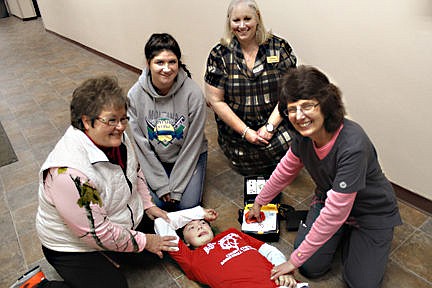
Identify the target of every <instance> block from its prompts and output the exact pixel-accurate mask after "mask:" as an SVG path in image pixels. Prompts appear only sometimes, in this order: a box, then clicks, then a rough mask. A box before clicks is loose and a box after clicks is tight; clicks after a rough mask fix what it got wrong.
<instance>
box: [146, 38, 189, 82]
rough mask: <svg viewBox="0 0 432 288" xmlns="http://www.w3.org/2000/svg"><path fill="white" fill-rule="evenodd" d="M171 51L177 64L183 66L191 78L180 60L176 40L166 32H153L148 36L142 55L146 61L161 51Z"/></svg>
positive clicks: (179, 51)
mask: <svg viewBox="0 0 432 288" xmlns="http://www.w3.org/2000/svg"><path fill="white" fill-rule="evenodd" d="M165 50H167V51H171V52H172V53H174V55H176V57H177V60H178V63H179V66H180V67H182V68H183V70H184V71H185V72H186V74H187V75H188V77H189V78H191V73H190V71H189V70H188V69H187V67H186V65H185V64H183V62H182V61H181V56H182V53H181V50H180V46H179V44H178V43H177V41H176V40H175V39H174V37H173V36H171V35H170V34H168V33H154V34H152V35H151V36H150V38H149V39H148V41H147V43H146V44H145V46H144V55H145V57H146V59H147V63H150V61H151V60H152V59H153V58H154V57H155V56H157V55H159V53H160V52H162V51H165Z"/></svg>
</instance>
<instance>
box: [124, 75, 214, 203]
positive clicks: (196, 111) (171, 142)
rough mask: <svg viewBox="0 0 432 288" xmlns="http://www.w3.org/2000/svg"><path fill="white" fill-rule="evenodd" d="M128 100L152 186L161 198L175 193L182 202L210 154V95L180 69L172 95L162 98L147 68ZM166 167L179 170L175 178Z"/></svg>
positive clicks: (174, 171) (174, 172)
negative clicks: (207, 126) (200, 163)
mask: <svg viewBox="0 0 432 288" xmlns="http://www.w3.org/2000/svg"><path fill="white" fill-rule="evenodd" d="M128 98H129V100H130V107H129V109H128V116H129V117H130V122H129V123H130V128H131V131H132V133H133V137H134V140H135V144H136V145H135V147H136V152H137V155H138V160H139V163H140V165H141V169H142V171H143V172H144V175H145V178H146V181H147V183H148V185H149V186H150V187H151V189H152V190H153V191H154V192H155V193H156V194H157V195H158V197H162V196H163V195H165V194H167V193H170V196H171V198H172V199H175V200H180V199H181V196H182V194H183V191H184V190H185V188H186V186H187V184H188V183H189V180H190V178H191V176H192V174H193V172H194V170H195V167H196V164H197V162H198V158H199V156H200V154H201V153H203V152H205V151H207V139H206V137H205V134H204V127H205V122H206V104H205V99H204V94H203V93H202V91H201V89H200V87H199V86H198V85H197V84H196V83H195V82H194V81H193V80H192V79H191V78H189V77H188V76H187V74H186V72H185V71H184V70H183V69H182V68H179V73H178V76H177V78H176V80H175V81H174V84H173V86H172V87H171V90H170V91H169V92H168V94H167V95H163V96H162V95H159V94H158V93H157V92H156V90H155V88H154V87H153V85H152V84H151V77H150V73H149V71H148V69H147V68H146V69H144V70H143V72H142V74H141V76H140V77H139V79H138V81H137V82H136V83H135V84H134V85H133V86H132V88H131V89H130V90H129V92H128ZM162 162H163V163H173V164H174V167H173V169H172V172H171V175H170V177H168V176H167V175H166V172H165V170H164V168H163V166H162Z"/></svg>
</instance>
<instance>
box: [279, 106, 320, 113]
mask: <svg viewBox="0 0 432 288" xmlns="http://www.w3.org/2000/svg"><path fill="white" fill-rule="evenodd" d="M319 104H320V103H316V104H314V103H303V104H300V105H296V106H290V107H288V108H287V109H285V110H284V111H283V114H284V115H285V116H294V115H296V114H297V111H300V112H302V113H303V114H307V113H311V112H313V111H314V110H315V107H317V106H318V105H319Z"/></svg>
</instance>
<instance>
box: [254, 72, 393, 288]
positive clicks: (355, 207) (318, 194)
mask: <svg viewBox="0 0 432 288" xmlns="http://www.w3.org/2000/svg"><path fill="white" fill-rule="evenodd" d="M280 87H281V90H280V94H279V110H280V113H281V115H285V121H286V120H288V123H289V126H290V127H291V128H293V129H295V131H296V135H295V136H294V137H293V140H292V144H291V146H290V149H289V150H288V152H287V154H286V155H285V156H284V157H283V158H282V159H281V161H280V162H279V164H278V166H277V167H276V169H275V171H274V172H273V174H272V176H271V177H270V179H269V181H268V182H267V183H266V185H265V187H264V188H263V190H262V191H261V192H260V194H259V195H258V196H257V197H256V199H255V202H254V205H253V207H252V209H251V212H250V214H249V215H250V216H249V217H250V218H253V217H255V218H258V220H259V221H260V219H259V212H260V208H261V206H262V205H265V204H267V203H269V202H270V201H271V200H272V199H273V198H274V197H275V196H276V195H277V194H279V193H280V191H282V190H283V189H284V188H285V187H286V186H287V185H289V184H290V183H291V182H292V181H293V180H294V179H295V177H296V176H297V174H298V172H299V171H300V170H301V169H302V168H303V167H305V169H306V170H307V171H308V172H309V174H310V176H311V178H312V179H313V181H314V182H315V184H316V189H315V196H314V198H313V199H312V203H311V205H310V209H309V212H308V215H307V219H306V221H305V222H304V223H301V224H300V226H299V230H298V234H297V237H296V240H295V243H294V249H295V250H294V252H293V253H292V254H291V256H290V259H289V260H288V261H287V262H285V263H283V264H281V265H279V266H277V267H275V268H274V269H273V272H272V277H278V276H279V275H281V274H285V273H288V272H291V271H293V270H295V269H297V268H299V271H300V273H302V274H303V275H304V276H305V277H308V278H316V277H319V276H321V275H323V274H325V273H326V272H327V271H328V270H330V267H331V262H332V260H333V256H334V254H335V252H336V249H337V248H338V246H342V247H341V248H342V249H343V250H342V251H343V253H342V263H343V278H344V280H345V282H346V283H347V285H348V286H349V287H367V288H373V287H379V286H380V284H381V282H382V279H383V276H384V270H385V267H386V263H387V260H388V256H389V253H390V247H391V241H392V239H393V229H394V226H396V225H400V224H401V218H400V215H399V210H398V206H397V201H396V197H395V195H394V191H393V189H392V186H391V184H390V182H389V181H388V180H387V178H386V177H385V176H384V174H383V172H382V170H381V167H380V164H379V162H378V157H377V153H376V151H375V148H374V146H373V144H372V142H371V141H370V139H369V138H368V136H367V135H366V133H365V132H364V130H363V129H362V128H361V127H360V126H359V125H358V124H357V123H355V122H354V121H351V120H349V119H347V118H345V108H344V104H343V102H342V98H341V92H340V90H339V89H338V88H337V87H336V86H335V85H333V84H332V83H330V82H329V80H328V78H327V77H326V76H325V75H324V74H323V73H322V72H320V71H319V70H317V69H316V68H313V67H307V66H301V67H299V68H298V69H297V70H291V71H289V72H287V73H286V75H284V77H283V78H282V82H281V85H280ZM339 244H342V245H339Z"/></svg>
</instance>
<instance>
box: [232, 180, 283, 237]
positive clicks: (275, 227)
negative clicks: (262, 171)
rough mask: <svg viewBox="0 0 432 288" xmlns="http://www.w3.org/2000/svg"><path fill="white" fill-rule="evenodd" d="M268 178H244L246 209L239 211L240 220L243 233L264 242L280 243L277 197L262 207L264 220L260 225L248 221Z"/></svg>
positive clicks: (278, 198) (278, 199)
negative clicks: (248, 215) (248, 214)
mask: <svg viewBox="0 0 432 288" xmlns="http://www.w3.org/2000/svg"><path fill="white" fill-rule="evenodd" d="M268 178H269V177H268V176H248V177H245V178H244V194H243V196H244V205H245V206H244V209H242V210H240V211H239V220H240V218H241V221H240V223H241V224H242V228H241V230H242V232H244V233H246V234H248V235H250V236H252V237H254V238H256V239H259V240H261V241H264V242H277V241H279V235H280V231H279V221H280V217H279V201H280V197H276V198H275V199H273V201H272V202H271V203H269V204H267V205H264V206H262V207H261V215H262V216H261V218H262V219H263V218H264V220H263V221H262V222H260V223H258V222H257V221H254V220H252V221H250V220H248V219H247V213H248V212H249V209H250V208H251V207H252V205H253V203H254V200H255V197H256V196H257V195H258V194H259V192H260V191H261V189H262V188H263V187H264V184H265V182H266V181H267V180H268Z"/></svg>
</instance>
